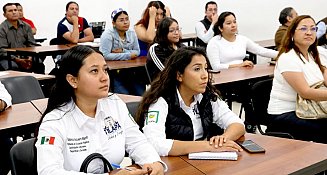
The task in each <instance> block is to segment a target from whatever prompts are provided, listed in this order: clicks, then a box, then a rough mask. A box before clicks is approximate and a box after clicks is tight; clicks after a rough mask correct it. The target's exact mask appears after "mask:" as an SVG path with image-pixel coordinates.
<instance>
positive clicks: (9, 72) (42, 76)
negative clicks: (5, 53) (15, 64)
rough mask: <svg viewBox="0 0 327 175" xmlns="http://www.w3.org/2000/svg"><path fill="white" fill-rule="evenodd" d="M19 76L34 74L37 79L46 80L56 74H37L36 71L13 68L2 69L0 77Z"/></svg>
mask: <svg viewBox="0 0 327 175" xmlns="http://www.w3.org/2000/svg"><path fill="white" fill-rule="evenodd" d="M17 76H33V77H35V78H36V79H37V80H45V79H53V78H55V76H54V75H45V74H36V73H29V72H20V71H13V70H7V71H0V79H2V78H8V77H17Z"/></svg>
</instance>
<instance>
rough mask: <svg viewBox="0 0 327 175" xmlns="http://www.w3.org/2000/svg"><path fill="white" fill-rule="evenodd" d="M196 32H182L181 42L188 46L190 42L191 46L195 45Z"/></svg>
mask: <svg viewBox="0 0 327 175" xmlns="http://www.w3.org/2000/svg"><path fill="white" fill-rule="evenodd" d="M196 38H197V36H196V33H187V34H182V39H181V42H187V45H188V46H191V42H192V46H194V47H195V46H196Z"/></svg>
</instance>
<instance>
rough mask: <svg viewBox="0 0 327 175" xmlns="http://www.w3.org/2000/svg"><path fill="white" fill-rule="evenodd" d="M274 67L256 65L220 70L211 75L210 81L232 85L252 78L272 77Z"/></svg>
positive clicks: (216, 83)
mask: <svg viewBox="0 0 327 175" xmlns="http://www.w3.org/2000/svg"><path fill="white" fill-rule="evenodd" d="M274 68H275V67H274V66H270V65H266V64H264V65H261V64H256V65H254V67H253V68H247V67H236V68H230V69H225V70H221V71H220V73H213V76H212V79H213V81H214V82H213V84H214V85H218V84H225V83H232V82H237V81H242V80H249V79H253V78H259V77H265V76H273V75H274Z"/></svg>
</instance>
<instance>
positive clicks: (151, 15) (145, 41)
mask: <svg viewBox="0 0 327 175" xmlns="http://www.w3.org/2000/svg"><path fill="white" fill-rule="evenodd" d="M166 16H167V17H170V10H169V8H168V7H167V6H165V5H164V4H163V3H162V2H161V1H150V2H149V4H148V6H147V7H146V9H145V10H144V13H143V15H142V18H141V19H140V20H139V21H138V22H137V23H136V24H135V27H134V29H135V32H136V35H137V38H138V39H139V45H140V49H141V52H140V56H146V55H147V54H148V49H149V45H150V44H151V43H152V42H153V40H154V37H155V36H156V29H157V26H158V24H159V22H160V21H161V19H163V18H164V17H166Z"/></svg>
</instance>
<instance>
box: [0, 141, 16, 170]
mask: <svg viewBox="0 0 327 175" xmlns="http://www.w3.org/2000/svg"><path fill="white" fill-rule="evenodd" d="M13 145H14V143H13V142H12V141H11V140H10V139H9V138H5V137H0V155H1V156H0V175H7V174H8V172H9V170H10V169H11V164H10V157H9V152H10V149H11V147H12V146H13Z"/></svg>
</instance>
